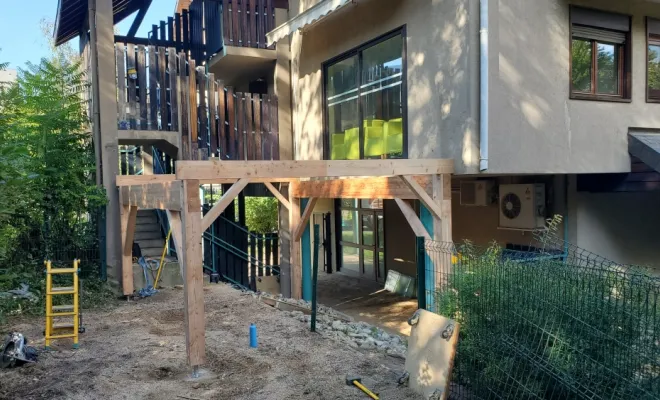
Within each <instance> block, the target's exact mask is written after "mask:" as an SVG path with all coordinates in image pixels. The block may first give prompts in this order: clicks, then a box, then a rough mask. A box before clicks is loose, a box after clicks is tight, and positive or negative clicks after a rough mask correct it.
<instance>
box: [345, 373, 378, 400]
mask: <svg viewBox="0 0 660 400" xmlns="http://www.w3.org/2000/svg"><path fill="white" fill-rule="evenodd" d="M346 384H347V385H348V386H355V387H356V388H358V389H360V390H361V391H363V392H364V393H365V394H366V395H367V396H369V397H370V398H372V399H374V400H379V397H378V395H377V394H375V393H374V392H372V391H371V390H369V389H367V388H366V387H365V386H364V385H363V384H362V378H360V377H359V376H350V375H346Z"/></svg>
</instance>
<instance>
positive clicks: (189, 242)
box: [179, 180, 205, 367]
mask: <svg viewBox="0 0 660 400" xmlns="http://www.w3.org/2000/svg"><path fill="white" fill-rule="evenodd" d="M180 200H181V203H182V204H183V210H182V212H181V225H182V230H181V231H182V242H183V246H182V249H181V250H182V254H181V256H180V257H179V262H183V273H184V280H183V307H184V316H185V318H184V319H185V328H186V353H187V355H188V364H189V365H190V366H192V367H198V366H200V365H202V364H204V359H205V337H204V331H205V326H204V324H205V322H204V276H203V260H202V233H203V232H204V230H203V229H202V228H201V224H202V215H201V208H202V207H201V206H202V205H201V203H200V199H199V182H198V181H196V180H188V181H184V182H183V190H182V191H181V198H180Z"/></svg>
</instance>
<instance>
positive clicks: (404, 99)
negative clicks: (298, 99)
mask: <svg viewBox="0 0 660 400" xmlns="http://www.w3.org/2000/svg"><path fill="white" fill-rule="evenodd" d="M399 35H400V36H401V42H402V46H401V64H402V65H401V73H402V77H401V103H402V104H401V108H402V118H403V126H402V130H403V154H402V155H401V158H400V159H407V158H408V81H407V79H408V62H407V53H408V51H407V45H406V42H407V33H406V25H403V26H400V27H398V28H396V29H393V30H391V31H389V32H387V33H385V34H383V35H381V36H378V37H377V38H375V39H372V40H369V41H368V42H365V43H363V44H361V45H359V46H357V47H354V48H352V49H350V50H348V51H346V52H344V53H341V54H339V55H338V56H335V57H332V58H330V59H328V60H326V61H324V62H323V63H322V64H321V72H322V73H323V80H322V96H323V102H322V107H323V112H322V114H323V118H322V119H323V122H322V123H323V159H324V160H329V159H330V151H331V149H330V132H329V130H328V111H327V110H328V96H327V88H328V68H329V67H331V66H332V65H333V64H336V63H338V62H340V61H343V60H346V59H348V58H351V57H354V56H357V62H358V68H357V70H356V75H357V79H356V82H357V87H358V93H359V88H360V86H361V83H362V73H361V72H362V52H363V51H364V50H366V49H368V48H370V47H372V46H375V45H377V44H379V43H382V42H384V41H386V40H388V39H391V38H393V37H395V36H399ZM362 108H363V107H362V99H361V97H358V119H359V120H360V122H359V123H358V128H359V143H360V145H359V147H360V159H359V160H364V159H365V158H364V126H363V124H364V122H363V121H364V115H363V111H364V110H363V109H362ZM359 160H356V161H359Z"/></svg>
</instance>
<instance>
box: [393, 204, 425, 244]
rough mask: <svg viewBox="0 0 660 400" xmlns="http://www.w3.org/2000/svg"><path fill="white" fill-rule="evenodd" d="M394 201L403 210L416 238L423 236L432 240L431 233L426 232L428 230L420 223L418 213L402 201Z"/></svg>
mask: <svg viewBox="0 0 660 400" xmlns="http://www.w3.org/2000/svg"><path fill="white" fill-rule="evenodd" d="M394 201H395V202H396V204H397V205H398V206H399V208H400V209H401V212H402V213H403V216H404V217H406V220H407V221H408V223H409V224H410V227H411V228H412V230H413V232H415V236H423V237H425V238H426V239H427V240H431V235H429V232H428V231H427V230H426V228H424V224H422V221H420V219H419V217H418V216H417V213H416V212H415V210H413V208H412V207H411V206H410V204H408V203H407V202H406V201H405V200H402V199H394Z"/></svg>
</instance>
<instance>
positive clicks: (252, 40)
mask: <svg viewBox="0 0 660 400" xmlns="http://www.w3.org/2000/svg"><path fill="white" fill-rule="evenodd" d="M243 1H248V0H243ZM248 8H249V13H250V26H249V29H248V42H247V46H249V47H258V45H257V12H258V10H259V8H258V7H257V0H249V3H248Z"/></svg>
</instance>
